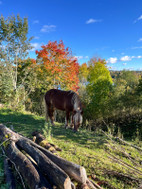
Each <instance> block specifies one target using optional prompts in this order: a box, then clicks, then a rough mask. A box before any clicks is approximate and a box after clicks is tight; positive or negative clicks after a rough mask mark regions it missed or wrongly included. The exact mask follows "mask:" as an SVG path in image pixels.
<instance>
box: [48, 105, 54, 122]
mask: <svg viewBox="0 0 142 189" xmlns="http://www.w3.org/2000/svg"><path fill="white" fill-rule="evenodd" d="M48 115H49V117H50V120H51V124H52V125H54V108H52V107H49V108H48Z"/></svg>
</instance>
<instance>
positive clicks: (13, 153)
mask: <svg viewBox="0 0 142 189" xmlns="http://www.w3.org/2000/svg"><path fill="white" fill-rule="evenodd" d="M4 150H5V153H6V155H7V157H8V158H9V159H10V160H11V161H12V163H14V164H15V166H16V168H17V169H18V171H19V172H20V174H21V175H22V176H23V178H24V180H25V181H26V183H27V184H28V186H29V187H30V188H31V189H36V188H40V187H43V186H42V183H41V182H40V176H39V174H38V172H37V170H36V169H35V168H34V166H33V165H32V163H31V162H30V160H28V158H26V156H25V155H24V154H23V153H22V152H20V150H18V149H17V147H16V145H15V142H13V141H11V142H10V143H9V144H8V145H7V146H6V147H5V148H4ZM44 187H46V186H44ZM46 188H47V187H46Z"/></svg>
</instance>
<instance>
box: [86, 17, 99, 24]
mask: <svg viewBox="0 0 142 189" xmlns="http://www.w3.org/2000/svg"><path fill="white" fill-rule="evenodd" d="M97 22H102V20H96V19H93V18H90V19H89V20H87V21H86V24H92V23H97Z"/></svg>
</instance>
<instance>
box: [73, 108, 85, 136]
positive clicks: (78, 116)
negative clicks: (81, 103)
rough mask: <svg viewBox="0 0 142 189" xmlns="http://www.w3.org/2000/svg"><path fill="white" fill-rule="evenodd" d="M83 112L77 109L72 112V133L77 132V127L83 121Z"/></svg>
mask: <svg viewBox="0 0 142 189" xmlns="http://www.w3.org/2000/svg"><path fill="white" fill-rule="evenodd" d="M82 115H83V111H82V109H80V108H77V109H76V110H74V111H73V123H74V131H75V132H76V131H77V130H78V127H79V126H80V124H81V123H82V120H83V117H82Z"/></svg>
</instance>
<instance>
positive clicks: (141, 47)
mask: <svg viewBox="0 0 142 189" xmlns="http://www.w3.org/2000/svg"><path fill="white" fill-rule="evenodd" d="M131 49H132V50H133V49H142V46H140V47H131Z"/></svg>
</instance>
